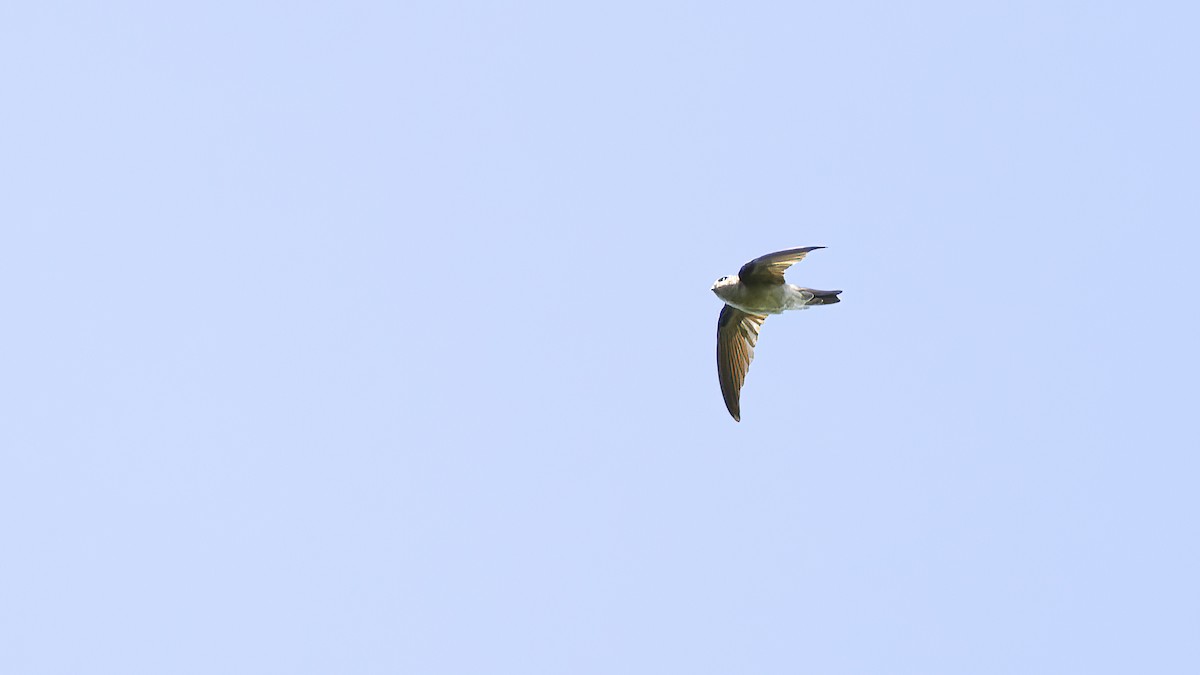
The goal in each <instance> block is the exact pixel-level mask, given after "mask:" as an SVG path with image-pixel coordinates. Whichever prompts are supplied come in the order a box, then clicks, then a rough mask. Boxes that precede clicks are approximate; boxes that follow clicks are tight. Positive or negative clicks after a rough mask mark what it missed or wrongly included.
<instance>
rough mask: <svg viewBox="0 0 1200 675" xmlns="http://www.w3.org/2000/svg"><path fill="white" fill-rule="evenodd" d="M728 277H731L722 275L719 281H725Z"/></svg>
mask: <svg viewBox="0 0 1200 675" xmlns="http://www.w3.org/2000/svg"><path fill="white" fill-rule="evenodd" d="M728 278H729V277H721V278H720V279H717V281H725V280H726V279H728Z"/></svg>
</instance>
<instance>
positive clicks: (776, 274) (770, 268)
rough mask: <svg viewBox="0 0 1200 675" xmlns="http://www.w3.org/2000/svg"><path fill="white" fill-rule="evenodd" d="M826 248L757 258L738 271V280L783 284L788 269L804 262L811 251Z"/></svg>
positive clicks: (804, 249)
mask: <svg viewBox="0 0 1200 675" xmlns="http://www.w3.org/2000/svg"><path fill="white" fill-rule="evenodd" d="M819 248H825V247H824V246H805V247H804V248H789V249H788V250H786V251H776V252H774V253H768V254H766V255H764V256H761V257H758V258H755V259H754V260H751V261H750V262H748V263H746V264H745V265H742V269H740V270H738V279H741V281H742V283H743V284H774V285H776V286H778V285H779V284H782V283H783V273H784V272H785V271H786V270H787V268H789V267H791V266H792V265H795V264H796V263H798V262H800V261H801V260H804V256H806V255H808V252H809V251H815V250H817V249H819Z"/></svg>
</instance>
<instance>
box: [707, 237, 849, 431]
mask: <svg viewBox="0 0 1200 675" xmlns="http://www.w3.org/2000/svg"><path fill="white" fill-rule="evenodd" d="M819 248H825V247H824V246H806V247H804V248H789V249H787V250H786V251H776V252H775V253H768V254H766V255H764V256H762V257H759V258H755V259H754V260H751V261H750V262H748V263H746V264H745V265H742V269H740V270H738V273H737V275H736V276H732V277H721V278H720V279H717V281H716V283H714V284H713V286H712V292H713V293H716V294H717V297H718V298H720V299H721V300H723V301H724V302H725V307H723V308H722V309H721V318H719V319H717V376H718V378H719V379H720V380H721V396H723V397H725V407H726V408H728V409H729V414H730V415H733V419H734V420H736V421H738V422H741V421H742V410H741V405H740V404H739V398H740V395H741V391H742V382H744V381H745V380H746V371H747V370H748V369H749V368H750V362H751V361H752V360H754V345H755V344H757V343H758V330H759V328H760V327H762V323H763V321H766V320H767V315H768V314H782V313H783V312H785V311H787V310H789V309H807V308H808V307H809V306H811V305H832V304H833V303H835V302H838V301H839V298H838V293H841V291H818V290H815V289H812V288H801V287H799V286H793V285H791V284H789V283H787V282H786V281H784V279H783V273H784V271H785V270H787V268H789V267H791V266H792V265H794V264H796V263H798V262H800V261H801V260H804V256H806V255H808V252H809V251H815V250H817V249H819Z"/></svg>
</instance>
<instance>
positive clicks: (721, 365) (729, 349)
mask: <svg viewBox="0 0 1200 675" xmlns="http://www.w3.org/2000/svg"><path fill="white" fill-rule="evenodd" d="M766 319H767V317H766V315H764V314H749V313H747V312H743V311H742V310H740V309H736V308H734V307H730V306H729V305H725V308H724V309H722V310H721V317H720V318H719V319H718V320H717V377H718V379H720V381H721V396H723V397H724V398H725V407H726V408H727V409H728V410H729V414H730V415H733V419H735V420H737V421H738V422H740V421H742V410H741V404H740V400H741V392H742V383H743V382H745V381H746V371H747V370H749V369H750V362H751V361H753V360H754V346H755V345H756V344H758V331H759V329H760V328H761V327H762V323H763V321H766Z"/></svg>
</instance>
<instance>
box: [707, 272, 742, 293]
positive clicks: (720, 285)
mask: <svg viewBox="0 0 1200 675" xmlns="http://www.w3.org/2000/svg"><path fill="white" fill-rule="evenodd" d="M737 283H738V278H737V277H736V276H733V277H721V278H720V279H717V280H716V281H714V282H713V285H712V292H713V293H716V294H717V297H721V298H723V297H725V296H724V295H723V292H725V290H726V289H728V288H729V287H731V286H735V285H737Z"/></svg>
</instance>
